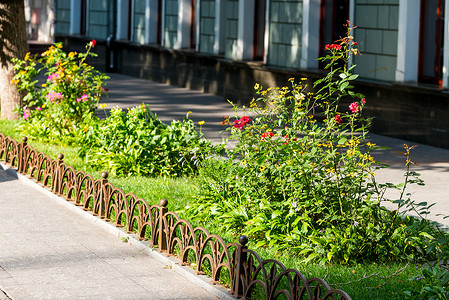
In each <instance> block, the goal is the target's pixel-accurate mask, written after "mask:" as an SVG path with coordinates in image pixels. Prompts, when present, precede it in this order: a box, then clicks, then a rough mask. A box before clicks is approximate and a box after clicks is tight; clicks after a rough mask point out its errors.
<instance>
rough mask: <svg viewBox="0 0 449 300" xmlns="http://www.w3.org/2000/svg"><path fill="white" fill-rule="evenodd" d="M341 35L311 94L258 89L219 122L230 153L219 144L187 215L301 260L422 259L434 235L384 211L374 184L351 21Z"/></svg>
mask: <svg viewBox="0 0 449 300" xmlns="http://www.w3.org/2000/svg"><path fill="white" fill-rule="evenodd" d="M347 29H348V32H347V33H348V34H347V36H346V37H344V38H342V39H340V40H338V41H337V42H336V43H335V44H332V45H328V46H326V50H329V51H328V54H327V55H326V56H325V57H323V58H321V60H323V61H324V62H326V63H327V67H326V68H327V69H328V70H329V72H328V74H327V76H325V77H324V78H323V79H319V80H317V81H316V82H315V83H314V84H313V88H314V89H313V90H314V91H316V92H312V89H311V88H310V87H309V86H308V85H307V81H306V79H305V78H303V79H301V80H300V81H299V82H297V81H295V80H294V79H290V83H291V86H290V87H282V88H268V89H263V88H262V87H261V86H260V85H259V84H256V85H255V90H256V92H257V93H258V94H259V95H260V98H258V99H253V101H252V102H251V105H250V108H249V110H248V111H247V113H245V114H246V115H247V116H244V117H241V118H237V117H236V118H235V119H234V120H233V119H232V118H227V119H226V120H225V121H224V123H225V124H227V126H228V127H227V130H230V131H231V139H232V140H233V141H235V143H236V146H235V147H232V148H230V149H226V147H224V146H222V147H221V148H219V150H220V151H226V158H225V159H211V160H209V161H207V162H205V163H204V165H203V168H201V169H200V174H201V179H202V185H201V187H200V189H199V192H198V197H197V200H195V201H192V202H191V203H190V204H189V207H188V208H187V210H186V212H187V214H188V215H189V217H190V218H192V219H194V220H198V221H200V220H201V221H203V222H207V223H212V224H216V225H217V226H221V227H224V228H226V230H228V231H230V232H232V233H233V234H234V235H236V236H238V235H240V234H246V235H248V236H249V237H250V238H251V239H252V240H255V241H256V246H257V247H270V248H274V249H279V250H288V251H291V252H293V253H294V255H298V256H299V257H300V258H302V259H304V260H306V261H309V260H314V261H320V262H322V263H325V262H339V263H349V262H355V261H357V262H358V261H365V260H376V261H386V260H392V259H409V258H412V257H418V256H419V257H423V256H425V255H427V254H426V253H425V250H424V249H425V246H426V244H427V243H428V242H430V241H431V240H432V237H431V236H429V235H428V234H425V233H426V230H424V229H425V226H424V225H423V224H421V223H419V221H416V220H415V219H414V218H411V217H408V216H401V217H399V216H398V214H399V212H398V211H389V210H387V209H385V208H384V207H383V206H382V205H381V202H382V201H385V200H386V199H384V198H383V188H386V187H387V186H379V185H378V184H377V183H376V182H375V180H374V178H375V177H374V176H375V173H374V172H375V170H376V169H377V168H379V164H378V163H377V162H376V161H375V160H374V159H373V157H372V156H371V152H372V151H373V150H375V149H376V148H377V146H376V145H374V144H371V143H369V142H367V140H366V135H367V133H368V128H369V125H370V120H369V119H367V118H364V117H363V111H364V109H365V107H366V105H368V104H369V103H368V104H367V101H366V100H365V97H364V96H363V95H362V94H360V93H356V92H354V91H353V88H352V86H351V81H353V80H355V79H356V78H357V75H355V74H353V69H354V67H355V66H350V67H349V66H348V62H349V60H350V57H351V56H352V55H357V54H358V53H359V51H358V49H357V43H355V42H354V41H353V37H352V35H351V31H352V30H353V26H352V24H350V23H348V24H347ZM342 100H345V102H346V103H350V105H349V106H348V105H347V104H346V105H344V106H342V104H341V103H342ZM235 109H236V110H238V109H239V108H237V107H235ZM416 222H418V223H416ZM410 226H415V229H416V228H419V230H418V229H416V230H410V228H411V227H410ZM421 229H422V230H423V232H421V231H420V230H421Z"/></svg>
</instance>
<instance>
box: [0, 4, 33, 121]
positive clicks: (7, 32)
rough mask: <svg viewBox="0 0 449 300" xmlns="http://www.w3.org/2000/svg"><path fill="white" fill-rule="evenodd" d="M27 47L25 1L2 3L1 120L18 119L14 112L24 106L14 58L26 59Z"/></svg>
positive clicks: (0, 25) (0, 36)
mask: <svg viewBox="0 0 449 300" xmlns="http://www.w3.org/2000/svg"><path fill="white" fill-rule="evenodd" d="M27 49H28V45H27V35H26V23H25V8H24V1H23V0H6V1H5V0H2V1H1V2H0V110H1V115H0V117H1V118H5V119H8V120H13V119H18V117H19V116H18V115H17V114H16V113H15V112H14V111H13V110H14V109H15V108H16V107H20V106H21V105H22V97H21V95H20V94H19V92H18V90H17V86H16V85H15V84H10V82H11V80H12V78H13V76H14V70H13V63H12V62H11V59H12V58H21V59H23V58H24V57H25V54H26V51H27Z"/></svg>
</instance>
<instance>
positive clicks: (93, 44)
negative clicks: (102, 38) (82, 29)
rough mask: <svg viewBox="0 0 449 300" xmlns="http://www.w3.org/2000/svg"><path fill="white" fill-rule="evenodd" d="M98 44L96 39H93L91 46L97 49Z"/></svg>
mask: <svg viewBox="0 0 449 300" xmlns="http://www.w3.org/2000/svg"><path fill="white" fill-rule="evenodd" d="M96 44H97V41H96V40H95V39H92V41H91V42H90V45H91V46H92V47H95V45H96Z"/></svg>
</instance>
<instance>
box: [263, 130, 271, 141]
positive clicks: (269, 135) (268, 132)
mask: <svg viewBox="0 0 449 300" xmlns="http://www.w3.org/2000/svg"><path fill="white" fill-rule="evenodd" d="M272 136H274V133H273V132H272V131H267V132H264V133H262V135H261V136H260V140H261V141H263V140H265V139H266V138H267V137H272Z"/></svg>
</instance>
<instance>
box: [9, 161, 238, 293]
mask: <svg viewBox="0 0 449 300" xmlns="http://www.w3.org/2000/svg"><path fill="white" fill-rule="evenodd" d="M0 166H1V167H2V168H3V170H5V171H6V172H7V173H9V174H10V175H12V176H14V177H16V178H17V179H18V180H19V181H20V182H22V183H23V184H25V185H27V186H30V187H32V188H34V189H36V190H38V191H40V192H41V193H43V194H45V195H47V196H48V197H49V198H50V199H52V200H53V201H55V202H56V203H58V204H59V205H62V206H64V207H65V208H67V209H69V210H70V211H72V212H74V213H75V214H77V215H79V216H81V217H83V218H84V219H86V220H88V221H89V222H91V223H93V224H94V225H96V226H98V227H100V228H102V229H103V230H105V231H106V232H108V233H109V234H111V235H113V236H115V237H117V238H120V239H122V238H125V239H128V243H129V244H130V245H131V246H133V247H135V248H137V249H138V250H140V251H141V252H144V253H146V254H147V255H149V256H151V257H152V258H154V259H156V260H157V261H159V262H161V263H162V264H164V265H166V266H168V267H169V268H171V269H173V270H174V271H175V272H176V273H178V274H179V275H181V276H182V277H184V278H186V279H187V280H189V281H190V282H192V283H194V284H196V285H198V286H200V287H202V288H203V289H205V290H206V291H207V292H209V293H210V294H212V295H214V296H216V297H218V298H219V299H224V300H234V299H236V298H234V297H233V296H231V295H230V294H229V292H228V290H227V289H225V288H222V287H220V286H217V285H213V284H212V283H211V281H212V279H211V278H209V277H207V276H205V275H196V274H195V272H194V271H193V269H191V268H189V267H186V266H182V265H181V264H180V262H179V260H178V259H177V258H175V257H170V256H166V255H164V254H163V253H160V252H159V251H156V250H153V249H151V248H150V247H148V243H145V242H142V241H139V240H138V239H137V237H136V235H134V234H128V233H125V232H124V231H123V230H122V229H121V228H118V227H115V226H114V225H112V224H111V223H108V222H106V221H104V220H102V219H100V218H98V217H96V216H94V215H93V214H92V213H91V212H88V211H85V210H83V209H81V208H80V207H77V206H75V205H74V204H73V203H72V202H70V201H67V200H65V199H64V198H62V197H59V196H57V195H56V194H54V193H53V192H51V191H50V190H48V189H47V188H45V187H44V186H43V185H41V184H39V183H37V182H35V181H34V180H33V179H30V178H28V177H27V176H25V175H23V174H20V173H18V172H17V170H16V169H14V168H11V167H10V166H8V165H6V164H4V163H3V162H0Z"/></svg>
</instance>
